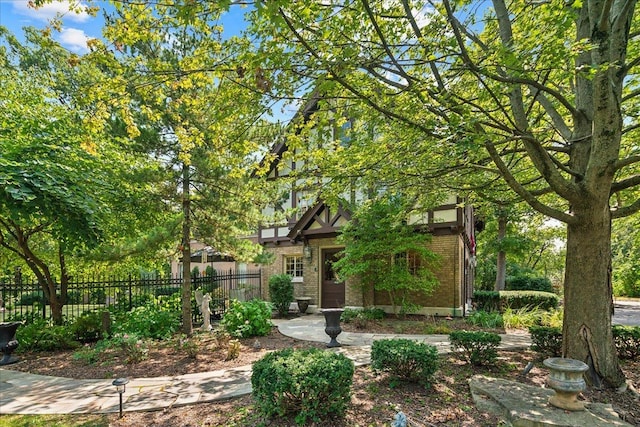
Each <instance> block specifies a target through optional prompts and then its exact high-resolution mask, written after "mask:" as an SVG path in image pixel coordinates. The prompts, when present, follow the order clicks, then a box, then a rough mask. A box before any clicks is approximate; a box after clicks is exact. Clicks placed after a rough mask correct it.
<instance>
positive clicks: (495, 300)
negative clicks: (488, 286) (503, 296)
mask: <svg viewBox="0 0 640 427" xmlns="http://www.w3.org/2000/svg"><path fill="white" fill-rule="evenodd" d="M473 303H474V305H475V309H476V310H478V311H487V312H490V311H499V310H500V293H499V292H496V291H475V292H474V293H473Z"/></svg>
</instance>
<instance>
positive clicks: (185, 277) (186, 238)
mask: <svg viewBox="0 0 640 427" xmlns="http://www.w3.org/2000/svg"><path fill="white" fill-rule="evenodd" d="M190 189H191V188H190V180H189V165H187V164H183V165H182V213H183V215H184V218H183V222H182V332H184V333H185V334H186V335H189V336H190V335H191V334H192V333H193V324H192V323H191V197H190Z"/></svg>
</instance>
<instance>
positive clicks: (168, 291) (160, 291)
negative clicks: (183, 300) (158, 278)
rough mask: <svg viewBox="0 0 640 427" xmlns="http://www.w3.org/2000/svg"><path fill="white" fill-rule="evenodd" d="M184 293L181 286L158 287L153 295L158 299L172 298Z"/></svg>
mask: <svg viewBox="0 0 640 427" xmlns="http://www.w3.org/2000/svg"><path fill="white" fill-rule="evenodd" d="M181 291H182V289H181V288H180V286H158V287H157V288H154V289H153V293H154V295H155V296H156V297H159V296H162V295H164V296H170V295H173V294H179V293H180V292H181Z"/></svg>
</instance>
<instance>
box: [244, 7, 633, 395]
mask: <svg viewBox="0 0 640 427" xmlns="http://www.w3.org/2000/svg"><path fill="white" fill-rule="evenodd" d="M252 18H253V27H252V30H253V31H255V32H256V33H257V34H261V35H262V42H263V49H264V50H265V52H266V53H265V56H264V65H263V68H264V69H266V70H278V72H275V71H274V72H273V73H271V74H268V75H267V77H268V78H271V79H272V80H273V87H274V88H276V89H283V90H289V91H290V93H291V92H293V88H294V82H296V81H298V82H299V81H300V77H301V76H302V77H303V78H305V79H307V81H310V80H315V81H316V82H318V83H317V86H316V87H318V88H319V90H320V93H322V94H323V95H324V96H339V97H340V98H342V99H348V100H350V101H351V102H352V103H354V104H355V103H358V102H360V103H362V104H364V105H366V106H367V107H369V108H370V109H371V110H372V111H374V112H375V113H374V114H372V115H371V119H372V120H377V117H378V115H381V116H384V117H386V118H387V121H388V122H394V123H393V125H394V126H397V127H398V129H402V132H399V133H398V134H397V143H392V144H390V146H389V147H388V148H386V149H381V148H382V147H381V146H380V145H378V144H372V145H374V146H375V148H370V149H369V150H368V151H369V152H372V151H374V150H376V149H377V150H378V151H379V152H384V154H385V156H386V157H385V159H384V161H385V163H387V164H389V165H395V166H396V168H397V169H398V172H397V173H396V174H395V175H394V176H405V177H409V176H411V175H409V174H407V173H406V172H405V171H411V172H412V173H413V182H414V187H415V186H419V185H420V184H421V183H422V182H423V181H424V180H425V178H429V177H433V176H438V172H440V173H441V174H440V176H443V175H442V173H443V172H455V173H456V174H457V176H458V178H459V179H457V180H456V179H453V178H451V180H450V181H449V178H447V180H443V179H441V180H440V182H441V183H444V185H449V186H451V187H454V188H455V187H457V188H465V186H464V185H462V184H464V181H467V182H468V184H469V185H468V187H466V188H471V187H475V186H477V185H478V183H477V182H471V183H470V182H469V181H475V180H482V181H485V182H486V181H488V180H487V178H488V177H493V178H492V181H493V182H496V183H502V186H504V185H506V186H507V187H508V188H509V189H510V190H511V191H512V192H514V193H515V194H517V196H518V197H519V198H521V199H522V200H523V201H525V202H526V203H528V204H529V205H530V206H531V207H532V208H533V209H535V210H537V211H538V212H540V213H542V214H544V215H546V216H548V217H551V218H555V219H556V220H558V221H561V222H563V223H565V224H566V226H567V253H566V267H565V281H564V296H565V299H564V302H565V311H564V313H565V314H564V324H563V336H564V339H563V355H564V356H566V357H571V358H575V359H579V360H583V361H585V362H587V363H588V364H589V366H590V368H591V369H590V371H589V372H590V375H589V381H590V383H592V384H595V385H606V386H611V387H619V386H621V385H623V384H624V382H625V378H624V374H623V373H622V371H621V369H620V367H619V364H618V360H617V357H616V352H615V348H614V346H613V337H612V333H611V311H612V310H611V309H612V289H611V279H610V278H611V274H610V273H611V271H610V270H611V255H610V254H611V222H612V220H614V219H617V218H621V217H624V216H628V215H631V214H633V213H635V212H636V211H637V210H638V209H639V208H640V201H639V200H638V198H637V186H638V184H639V183H640V179H639V178H638V174H637V172H638V166H637V165H638V161H639V160H640V156H638V147H637V144H635V143H634V140H635V137H636V136H637V135H636V134H637V132H638V126H637V119H636V118H637V114H636V113H637V102H636V97H637V94H638V93H639V91H638V90H637V88H638V87H637V82H638V79H637V76H636V70H637V67H638V63H640V61H639V60H638V45H637V40H636V37H635V36H634V35H635V34H636V33H637V29H638V28H637V26H638V23H639V21H638V19H637V17H636V13H635V2H633V1H624V0H612V1H609V2H600V1H597V0H585V1H582V2H564V3H563V2H541V3H540V2H538V3H531V2H528V1H516V2H511V3H506V2H504V0H494V1H492V3H491V4H490V5H484V4H480V3H477V2H462V3H460V2H451V1H449V0H442V1H439V2H435V3H434V2H427V1H413V2H409V1H388V2H370V1H362V2H358V3H352V2H344V3H332V4H331V5H327V4H326V2H321V1H318V2H297V1H292V0H290V1H279V2H261V3H259V4H258V7H257V8H256V11H255V13H253V15H252ZM289 71H291V72H289ZM298 86H299V84H298ZM376 124H377V125H379V126H384V124H383V123H380V122H377V123H376ZM363 152H365V150H363ZM422 153H428V156H427V155H422ZM377 158H379V156H378V157H377ZM359 161H360V163H359V164H358V165H357V166H358V168H359V169H360V170H361V171H362V172H363V173H366V170H367V166H368V165H369V164H370V163H368V162H367V161H366V157H364V156H359ZM352 166H355V164H352ZM389 168H391V166H390V167H389ZM461 171H465V173H464V174H463V175H462V174H460V172H461ZM406 182H407V181H406V180H405V183H406ZM490 184H491V182H487V185H490ZM587 306H588V307H589V308H590V309H589V310H585V309H584V308H585V307H587Z"/></svg>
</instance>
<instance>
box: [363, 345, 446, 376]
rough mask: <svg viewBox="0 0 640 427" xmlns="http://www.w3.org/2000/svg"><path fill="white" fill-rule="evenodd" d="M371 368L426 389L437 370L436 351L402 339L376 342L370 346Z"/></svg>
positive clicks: (430, 347)
mask: <svg viewBox="0 0 640 427" xmlns="http://www.w3.org/2000/svg"><path fill="white" fill-rule="evenodd" d="M371 368H372V369H373V370H374V371H383V372H388V373H390V374H391V375H392V376H394V377H398V378H401V379H405V380H408V381H412V382H417V383H420V384H422V385H424V386H425V387H427V386H429V385H430V384H431V380H432V378H433V374H435V372H436V370H437V369H438V350H437V349H436V347H435V346H432V345H428V344H425V343H417V342H415V341H412V340H408V339H402V338H397V339H382V340H376V341H374V342H373V345H372V346H371Z"/></svg>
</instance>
